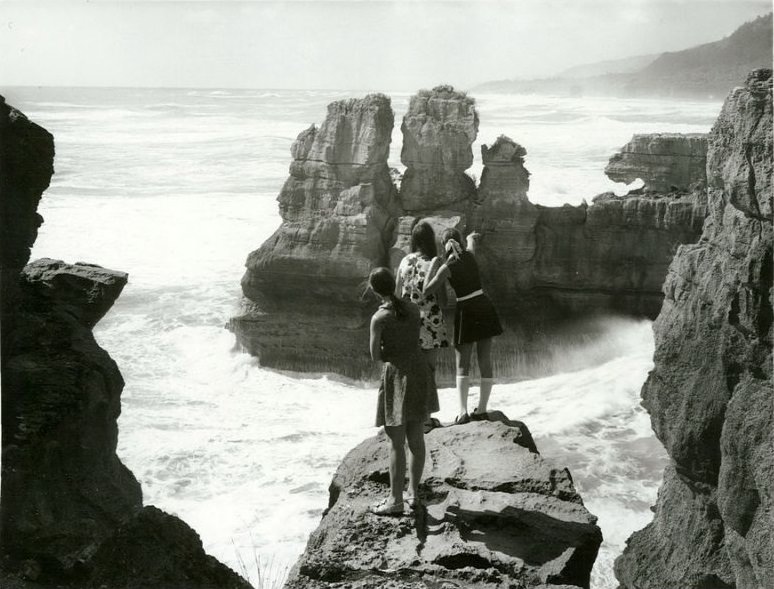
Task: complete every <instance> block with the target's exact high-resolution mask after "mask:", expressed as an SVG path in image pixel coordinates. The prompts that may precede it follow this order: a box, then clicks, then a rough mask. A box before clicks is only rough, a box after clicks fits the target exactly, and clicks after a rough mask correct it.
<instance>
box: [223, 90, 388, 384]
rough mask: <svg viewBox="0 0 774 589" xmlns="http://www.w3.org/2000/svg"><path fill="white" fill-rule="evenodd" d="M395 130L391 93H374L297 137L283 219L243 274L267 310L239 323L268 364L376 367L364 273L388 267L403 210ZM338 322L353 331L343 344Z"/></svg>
mask: <svg viewBox="0 0 774 589" xmlns="http://www.w3.org/2000/svg"><path fill="white" fill-rule="evenodd" d="M392 128H393V113H392V108H391V106H390V99H389V98H387V97H386V96H383V95H381V94H371V95H369V96H366V97H365V98H363V99H360V100H355V99H352V100H342V101H339V102H334V103H332V104H330V105H329V106H328V116H327V117H326V119H325V122H324V123H323V124H322V126H321V127H320V128H319V129H317V128H316V127H314V126H312V127H310V128H309V129H307V130H306V131H304V132H302V133H301V134H300V135H299V136H298V138H297V139H296V141H295V142H294V143H293V146H292V148H291V153H292V155H293V162H292V163H291V166H290V177H289V178H288V180H287V181H286V182H285V185H284V186H283V188H282V191H281V192H280V195H279V198H278V201H279V203H280V213H281V214H282V225H281V226H280V228H279V229H278V230H277V231H276V232H275V233H274V235H272V237H270V238H269V239H268V240H267V241H266V242H265V243H264V244H263V245H262V246H261V247H260V248H259V249H258V250H256V251H254V252H252V253H251V254H250V255H249V257H248V259H247V263H246V266H247V271H246V272H245V275H244V277H243V278H242V290H243V292H244V294H245V295H246V297H247V298H248V299H249V300H251V301H254V302H257V303H259V304H260V308H259V309H258V310H256V309H251V308H248V309H246V312H245V313H243V315H242V316H241V317H236V318H234V319H232V321H231V327H232V329H234V331H235V332H236V333H237V335H238V337H239V340H240V342H241V343H242V344H243V345H244V346H245V347H246V348H247V349H248V350H250V351H251V352H253V353H255V354H257V355H259V356H260V357H261V359H262V362H264V363H265V364H267V365H272V358H273V357H276V356H277V355H279V356H281V357H284V358H286V359H287V358H288V357H289V356H292V357H293V360H292V361H291V362H292V363H293V364H294V365H295V367H297V368H301V369H306V370H315V369H319V370H330V369H333V370H337V371H341V372H344V373H346V374H351V375H352V376H360V373H361V370H366V371H368V370H370V366H369V361H368V358H367V356H365V353H366V351H367V339H365V340H364V339H363V338H364V337H365V338H367V334H364V325H366V322H367V319H368V318H367V313H365V311H364V307H365V306H366V305H364V302H363V293H364V290H365V288H364V287H365V283H364V279H365V278H366V277H367V276H368V273H369V272H370V270H371V269H372V268H374V267H376V266H384V265H386V264H387V263H388V262H387V260H388V249H389V246H390V244H391V242H392V240H393V239H394V238H393V228H394V225H395V219H396V217H397V214H398V212H399V210H400V209H399V207H398V204H397V191H396V190H395V187H394V186H393V184H392V179H391V177H390V170H389V168H388V166H387V157H388V155H389V148H390V139H391V134H392ZM266 311H269V312H270V313H266ZM364 313H365V314H364ZM332 326H335V328H336V329H340V330H342V333H343V334H352V336H353V337H352V338H349V339H348V338H346V337H343V338H341V339H339V340H337V342H336V345H333V341H332V339H331V337H332V331H331V328H332ZM352 339H354V342H353V341H352ZM299 342H301V343H302V344H301V345H300V346H299ZM353 364H354V365H356V366H353ZM331 367H333V368H331Z"/></svg>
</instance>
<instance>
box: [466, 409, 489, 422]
mask: <svg viewBox="0 0 774 589" xmlns="http://www.w3.org/2000/svg"><path fill="white" fill-rule="evenodd" d="M470 419H471V420H472V421H487V420H488V419H489V416H488V415H487V413H486V411H482V412H480V413H479V411H478V407H476V408H475V409H474V410H473V413H471V414H470Z"/></svg>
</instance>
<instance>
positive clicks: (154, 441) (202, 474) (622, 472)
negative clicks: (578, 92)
mask: <svg viewBox="0 0 774 589" xmlns="http://www.w3.org/2000/svg"><path fill="white" fill-rule="evenodd" d="M384 93H385V94H387V95H389V96H390V97H391V99H392V105H393V109H394V111H395V120H396V126H395V130H394V133H393V137H392V146H391V154H390V165H391V166H394V167H395V168H398V169H402V167H403V166H402V165H401V163H400V146H401V133H400V121H401V118H402V116H403V114H404V113H405V112H406V110H407V106H408V100H409V98H410V94H409V93H405V92H384ZM3 94H4V95H5V96H6V99H7V102H8V103H9V104H11V105H13V106H15V107H17V108H19V109H20V110H21V111H22V112H24V113H25V114H26V115H27V116H28V117H29V118H30V119H31V120H33V121H35V122H36V123H38V124H40V125H42V126H44V127H45V128H46V129H48V130H49V131H50V132H51V133H53V135H54V137H55V142H56V159H55V169H56V172H55V175H54V176H53V179H52V181H51V186H50V187H49V188H48V190H47V191H46V192H45V194H44V196H43V199H42V202H41V205H40V209H39V212H40V213H41V214H42V216H43V217H44V219H45V222H44V224H43V226H42V227H41V230H40V234H39V237H38V240H37V242H36V243H35V246H34V248H33V252H32V255H33V258H41V257H50V258H55V259H61V260H65V261H67V262H79V261H84V262H91V263H97V264H100V265H102V266H105V267H108V268H112V269H116V270H122V271H125V272H128V273H129V283H128V284H127V286H126V288H125V289H124V291H123V293H122V295H121V297H120V298H119V299H118V301H117V302H116V303H115V305H114V306H113V308H112V309H111V310H110V312H109V313H108V314H107V315H106V317H105V318H104V319H103V320H102V321H101V322H100V323H99V325H98V326H97V327H96V329H95V336H96V338H97V340H98V341H99V343H100V345H101V346H102V347H104V348H105V349H106V350H107V351H108V352H109V353H110V355H111V356H112V357H113V358H114V359H115V360H116V362H117V363H118V365H119V367H120V369H121V372H122V374H123V376H124V379H125V381H126V386H125V388H124V391H123V396H122V412H121V416H120V419H119V438H118V454H119V456H120V458H121V460H122V461H123V462H124V463H125V464H126V465H127V466H128V467H129V468H130V469H131V470H132V471H133V472H134V474H135V475H136V477H137V478H138V479H139V481H140V482H141V483H142V489H143V497H144V502H145V503H146V504H152V505H156V506H158V507H160V508H162V509H164V510H166V511H168V512H170V513H173V514H176V515H178V516H179V517H181V518H182V519H184V520H185V521H186V522H188V523H189V524H190V525H191V526H193V527H194V528H195V529H196V530H197V531H198V533H199V534H200V535H201V538H202V541H203V543H204V547H205V549H206V550H207V551H208V552H209V553H210V554H212V555H214V556H216V557H217V558H219V559H220V560H222V561H223V562H225V563H226V564H228V565H229V566H231V567H232V568H234V569H235V570H236V571H237V572H240V573H241V574H243V575H245V576H246V577H248V578H249V580H250V581H251V582H253V583H254V584H255V585H256V587H266V588H269V587H279V586H281V585H282V581H283V579H284V577H285V575H286V574H287V572H288V570H289V568H290V567H291V566H292V565H293V563H294V562H295V560H296V559H297V558H298V556H299V555H300V554H301V552H302V551H303V550H304V547H305V544H306V541H307V538H308V536H309V534H310V532H312V530H314V529H315V527H316V526H317V525H318V523H319V521H320V518H321V516H322V512H323V510H324V508H325V507H326V506H327V503H328V485H329V483H330V481H331V477H332V476H333V473H334V471H335V470H336V467H337V466H338V464H339V463H340V461H341V460H342V458H343V457H344V456H345V454H346V453H347V452H348V451H349V450H350V449H352V448H353V447H354V446H355V445H357V444H358V443H359V442H360V441H362V440H363V439H365V438H367V437H369V436H372V435H374V434H375V433H376V431H377V430H376V428H374V427H373V425H372V419H373V414H374V405H375V400H376V390H375V388H374V386H373V384H372V383H367V382H355V381H348V380H346V379H343V378H340V377H338V376H336V375H333V374H298V373H288V372H281V371H276V370H269V369H266V368H263V367H261V365H260V364H259V361H258V360H257V359H255V358H253V357H251V356H249V355H247V354H246V353H243V352H242V351H240V350H239V349H237V347H236V346H235V340H234V336H233V335H232V334H231V333H230V332H229V331H227V330H226V329H225V327H224V326H225V324H226V322H227V321H228V319H229V317H230V316H231V315H232V314H234V313H235V312H236V311H237V309H238V305H239V302H240V296H241V290H240V286H239V281H240V278H241V276H242V273H243V271H244V262H245V259H246V257H247V255H248V253H249V252H251V251H252V250H255V249H256V248H258V247H259V246H260V245H261V243H262V242H263V241H264V240H265V239H267V238H268V237H269V236H270V235H271V234H272V232H273V231H274V230H275V229H276V228H277V227H278V226H279V224H280V216H279V213H278V208H277V203H276V197H277V195H278V193H279V191H280V188H281V186H282V184H283V182H284V181H285V179H286V178H287V175H288V166H289V164H290V146H291V144H292V142H293V140H294V139H295V137H296V136H297V135H298V134H299V133H300V132H301V131H303V130H304V129H306V128H307V127H309V126H310V125H311V124H318V125H319V124H320V123H321V122H322V121H323V119H324V117H325V114H326V105H327V104H328V103H330V102H332V101H335V100H339V99H344V98H350V97H358V96H363V95H364V94H365V93H364V92H358V91H349V90H341V91H331V90H319V91H299V90H231V89H218V90H214V89H127V88H29V87H28V88H9V89H6V90H4V91H3ZM474 97H475V99H476V103H477V108H478V111H479V114H480V120H481V124H480V129H479V133H478V138H477V140H476V143H475V144H474V146H473V153H474V157H475V163H474V164H473V166H472V168H471V169H470V171H469V172H470V173H471V174H472V175H473V176H474V177H476V178H480V176H481V167H482V165H481V157H480V146H481V144H491V143H492V142H494V141H495V139H496V138H497V137H498V136H499V135H501V134H504V135H507V136H508V137H510V138H511V139H513V140H515V141H517V142H518V143H520V144H521V145H523V146H524V147H525V148H526V150H527V155H526V158H525V165H526V167H527V168H528V169H529V170H530V172H531V173H532V175H531V188H530V193H529V194H530V199H531V200H532V201H533V202H535V203H540V204H544V205H551V206H560V205H562V204H565V203H569V204H573V205H576V204H579V203H581V202H583V201H584V200H585V201H587V202H589V203H591V200H592V198H593V197H594V196H595V195H597V194H599V193H601V192H605V191H608V190H613V191H617V192H618V193H619V194H623V193H625V191H626V189H627V188H626V187H625V186H623V185H619V184H615V183H613V182H611V181H610V180H608V179H607V178H606V177H605V175H604V173H603V170H604V167H605V165H606V163H607V161H608V159H609V158H610V156H611V155H612V154H613V153H615V152H616V151H617V150H618V149H619V148H620V147H621V146H623V145H624V144H625V143H626V142H627V141H629V139H631V137H632V135H633V134H635V133H653V132H684V133H695V132H707V131H709V129H710V128H711V126H712V123H713V122H714V120H715V118H716V117H717V115H718V112H719V110H720V106H721V105H720V103H719V102H689V101H680V100H661V99H620V98H592V97H574V98H567V97H556V96H542V95H486V94H479V95H475V93H474ZM594 322H595V329H594V330H591V331H590V332H591V333H593V334H594V335H593V336H590V337H588V338H578V337H572V338H568V339H567V340H566V341H562V337H561V335H558V336H557V341H556V347H555V350H554V351H553V352H550V355H551V359H550V361H548V362H546V363H545V364H544V369H543V372H542V373H540V374H537V375H535V374H532V375H531V376H532V377H531V378H530V379H520V380H517V381H511V382H499V383H498V384H497V385H496V386H495V388H494V392H493V395H492V401H491V403H490V407H491V408H496V409H500V410H502V411H504V412H505V413H506V414H507V415H508V416H509V417H511V418H514V419H520V420H523V421H525V422H526V423H527V425H528V426H529V428H530V430H531V431H532V433H533V435H534V437H535V439H536V443H537V445H538V447H539V449H540V451H541V453H542V455H543V456H544V457H545V458H546V459H548V460H550V461H552V462H554V463H556V464H557V465H558V466H566V467H567V468H569V469H570V471H571V473H572V476H573V479H574V481H575V484H576V486H577V488H578V490H579V491H580V493H581V494H582V496H583V500H584V503H585V505H586V506H587V507H588V509H589V510H590V511H591V512H592V513H594V514H596V515H597V516H598V517H599V525H600V527H601V528H602V532H603V535H604V543H603V545H602V548H601V551H600V554H599V558H598V560H597V562H596V565H595V568H594V571H593V576H592V587H595V588H597V589H610V588H613V587H616V586H617V583H616V581H615V578H614V576H613V572H612V567H613V561H614V559H615V557H616V556H617V555H618V554H620V553H621V551H622V550H623V548H624V546H625V541H626V539H627V537H628V536H629V535H630V534H631V533H632V532H633V531H635V530H637V529H639V528H642V527H643V526H645V525H646V524H647V523H648V522H649V521H650V519H651V517H652V512H651V510H650V507H651V505H653V504H654V503H655V500H656V493H657V489H658V486H659V483H660V481H661V476H662V471H663V469H664V467H665V465H666V462H667V457H666V454H665V452H664V450H663V448H662V446H661V444H660V443H659V442H658V441H657V440H656V438H655V437H654V435H653V433H652V430H651V427H650V421H649V418H648V415H647V413H646V412H645V411H644V410H643V408H642V407H641V406H640V389H641V386H642V384H643V382H644V381H645V378H646V377H647V374H648V371H649V370H650V369H651V368H652V362H653V361H652V356H653V347H654V344H653V335H652V327H651V323H650V322H649V321H646V320H637V319H632V318H625V317H615V316H610V317H600V318H597V319H594ZM568 342H569V343H568ZM331 345H335V339H334V338H332V341H331ZM495 345H496V343H495ZM449 353H451V352H449ZM474 382H475V379H474ZM476 389H477V387H476V386H475V384H474V387H473V390H474V393H473V398H472V400H471V406H473V405H472V404H473V403H475V390H476ZM441 406H442V409H441V412H440V413H439V414H438V416H439V417H440V419H441V420H442V421H444V422H450V421H451V420H452V419H453V417H454V414H455V408H456V403H455V392H454V390H452V389H443V390H442V391H441ZM430 435H432V434H430Z"/></svg>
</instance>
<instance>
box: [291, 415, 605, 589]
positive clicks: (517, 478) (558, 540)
mask: <svg viewBox="0 0 774 589" xmlns="http://www.w3.org/2000/svg"><path fill="white" fill-rule="evenodd" d="M490 415H491V416H492V417H493V418H498V419H499V421H494V422H474V423H470V424H468V425H465V426H453V427H446V428H440V429H434V430H432V431H431V432H430V433H429V434H428V435H427V436H425V439H426V444H427V457H428V458H427V465H426V470H425V475H424V477H423V482H422V483H421V485H420V492H421V493H422V497H423V501H424V503H425V506H423V507H420V508H418V509H416V510H414V511H408V510H407V511H406V512H405V513H404V515H403V516H400V517H379V516H375V515H373V514H371V513H369V511H368V508H369V506H370V505H372V504H374V503H376V502H377V501H379V500H380V499H382V498H384V497H386V496H387V495H388V494H389V474H388V463H389V441H388V440H387V437H386V436H385V435H384V434H383V433H380V434H379V435H378V436H376V437H374V438H370V439H368V440H366V441H364V442H363V443H361V444H360V445H359V446H357V447H356V448H355V449H353V450H352V451H351V452H350V453H349V454H348V455H347V456H346V458H345V459H344V461H343V462H342V464H341V465H340V466H339V468H338V470H337V471H336V474H335V476H334V478H333V481H332V483H331V486H330V502H329V506H328V509H327V511H326V513H325V515H324V517H323V519H322V522H321V523H320V526H319V527H318V528H317V530H315V532H313V533H312V535H311V537H310V539H309V543H308V544H307V547H306V551H305V552H304V554H303V555H302V556H301V558H300V559H299V561H298V562H297V563H296V565H295V567H294V568H293V570H292V571H291V573H290V577H289V579H288V583H287V585H286V587H287V588H288V589H300V588H302V587H303V588H318V589H322V588H325V587H344V586H346V587H351V588H352V589H356V588H357V589H365V588H374V589H376V588H383V587H393V588H396V589H397V588H401V589H407V588H416V589H420V588H423V589H424V588H432V587H446V586H449V587H470V588H477V589H485V588H492V589H494V588H495V587H497V588H500V587H525V588H526V587H555V588H556V589H558V586H575V587H588V586H589V576H590V573H591V567H592V565H593V564H594V560H595V558H596V555H597V550H598V549H599V545H600V543H601V541H602V534H601V532H600V530H599V528H598V527H597V525H596V517H595V516H593V515H592V514H590V513H589V512H588V510H586V508H585V507H584V506H583V502H582V500H581V497H580V496H579V495H578V493H577V492H576V490H575V487H574V486H573V482H572V477H571V476H570V473H569V471H568V470H567V469H566V468H560V467H556V466H554V465H552V464H550V463H549V462H547V461H546V460H544V459H543V458H542V457H541V456H540V455H539V454H538V452H537V449H536V448H535V444H534V442H533V441H532V437H531V435H530V433H529V430H528V429H527V428H526V426H525V425H524V424H523V423H520V422H513V421H508V420H507V418H505V416H504V415H502V414H497V413H491V414H490Z"/></svg>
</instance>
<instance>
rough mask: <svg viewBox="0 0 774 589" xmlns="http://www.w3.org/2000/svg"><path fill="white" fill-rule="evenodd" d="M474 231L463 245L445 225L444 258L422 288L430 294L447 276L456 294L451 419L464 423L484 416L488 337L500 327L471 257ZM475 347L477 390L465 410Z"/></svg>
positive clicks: (488, 370) (489, 359)
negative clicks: (454, 394)
mask: <svg viewBox="0 0 774 589" xmlns="http://www.w3.org/2000/svg"><path fill="white" fill-rule="evenodd" d="M479 237H480V236H479V234H478V233H471V234H470V235H468V238H467V248H466V247H465V242H463V240H462V235H461V234H460V232H459V231H458V230H457V229H446V230H445V231H444V233H443V235H442V236H441V242H442V243H443V246H444V251H445V254H446V261H445V262H444V263H443V264H441V265H440V266H439V268H438V271H437V272H435V274H434V275H433V276H432V278H431V279H429V280H428V281H426V282H425V285H424V292H425V294H430V293H434V292H437V291H438V290H439V289H442V288H443V285H444V281H446V280H448V281H449V284H450V285H451V287H452V288H453V289H454V293H455V294H456V296H457V306H456V308H455V312H454V347H455V355H456V358H457V394H458V398H459V413H458V415H457V418H456V419H455V423H467V422H468V421H470V420H471V419H474V420H476V419H486V409H487V403H488V402H489V396H490V394H491V393H492V384H493V383H494V379H493V378H492V338H493V337H494V336H497V335H500V334H501V333H502V332H503V328H502V326H501V324H500V320H499V318H498V316H497V312H496V311H495V309H494V306H493V305H492V302H491V301H490V300H489V297H487V295H486V294H485V293H484V291H483V289H482V288H481V278H480V276H479V271H478V263H477V262H476V258H475V250H476V243H477V241H478V238H479ZM473 346H475V347H476V355H477V358H478V368H479V371H480V372H481V391H480V395H479V400H478V407H476V409H475V410H474V412H473V414H472V415H469V414H468V391H469V389H470V361H471V358H472V355H473Z"/></svg>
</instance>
